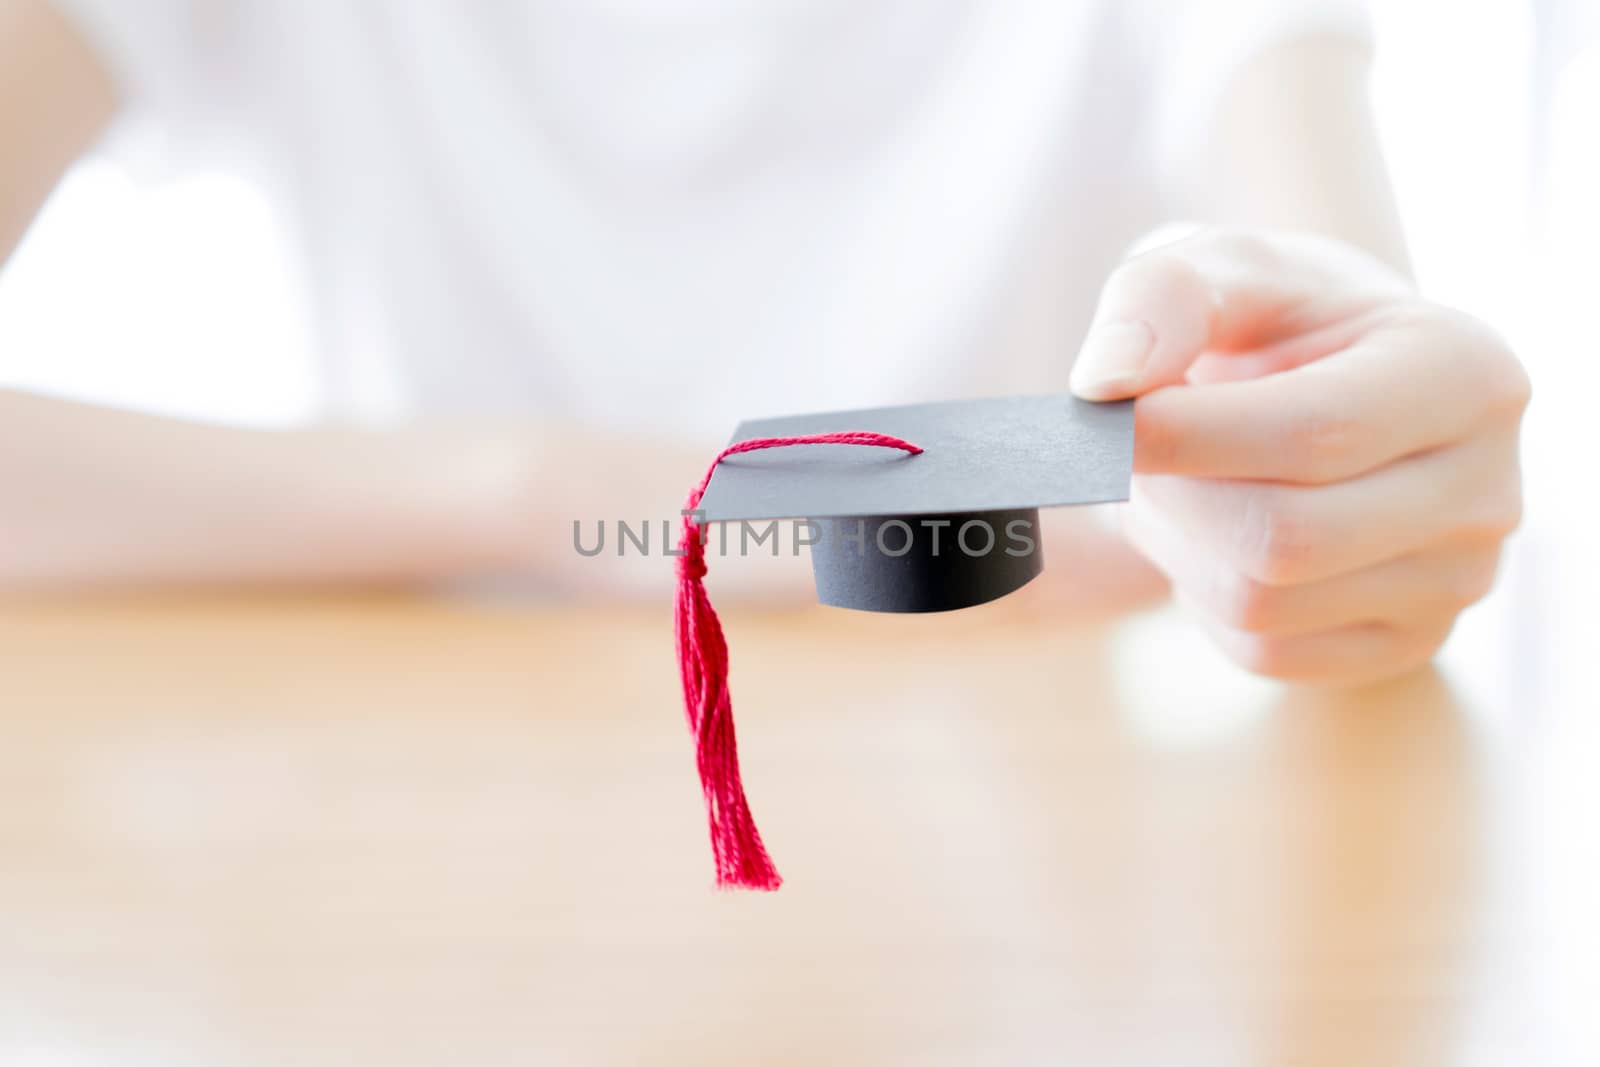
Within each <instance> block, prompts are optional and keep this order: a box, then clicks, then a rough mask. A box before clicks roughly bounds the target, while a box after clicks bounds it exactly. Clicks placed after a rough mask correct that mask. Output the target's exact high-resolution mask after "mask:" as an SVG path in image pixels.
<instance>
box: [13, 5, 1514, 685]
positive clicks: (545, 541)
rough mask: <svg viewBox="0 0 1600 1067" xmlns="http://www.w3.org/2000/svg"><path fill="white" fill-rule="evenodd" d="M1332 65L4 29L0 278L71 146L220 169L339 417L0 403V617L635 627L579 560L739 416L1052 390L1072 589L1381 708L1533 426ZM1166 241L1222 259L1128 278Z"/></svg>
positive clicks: (1318, 60) (41, 26) (516, 39)
mask: <svg viewBox="0 0 1600 1067" xmlns="http://www.w3.org/2000/svg"><path fill="white" fill-rule="evenodd" d="M1366 32H1367V31H1366V27H1365V24H1364V22H1363V21H1362V20H1361V18H1360V17H1359V13H1353V12H1352V11H1350V10H1349V9H1348V8H1347V6H1346V5H1344V4H1341V3H1332V2H1320V3H1319V2H1316V0H1307V2H1302V3H1294V4H1282V3H1269V2H1267V0H1241V2H1237V3H1230V4H1223V5H1209V6H1207V5H1198V4H1192V3H1191V4H1177V3H1172V4H1166V3H1162V2H1160V0H1142V2H1135V3H1114V2H1112V0H1103V2H1101V3H1084V4H1073V5H1066V4H1049V3H1037V4H1026V3H1016V4H986V3H982V2H979V0H931V2H899V3H891V2H884V3H872V4H847V3H838V2H824V0H816V2H802V0H790V2H786V3H782V4H773V5H743V4H734V3H731V2H727V0H700V2H696V3H691V4H687V5H667V6H666V8H665V9H663V8H661V7H660V6H658V5H648V4H643V3H634V2H632V0H615V2H609V3H603V4H579V3H566V2H556V0H550V2H545V3H525V4H502V3H495V4H488V3H476V4H448V5H447V4H437V3H430V2H427V0H406V2H399V3H391V4H384V5H375V4H362V3H359V2H356V0H326V2H320V3H312V2H309V0H306V2H297V3H290V2H279V0H211V2H206V0H150V2H147V3H137V4H134V3H127V2H125V0H54V2H53V3H52V2H47V0H0V72H4V73H0V78H3V79H4V85H5V91H4V92H0V256H4V255H6V254H9V252H10V250H11V249H13V248H14V247H15V245H16V243H17V241H18V240H19V239H20V236H21V234H22V232H23V231H24V229H25V228H26V227H27V225H28V223H29V221H30V220H31V218H32V217H33V215H34V214H35V212H36V211H37V210H38V207H39V205H40V204H41V203H42V201H43V200H44V199H45V197H46V196H47V195H48V193H49V191H50V189H51V188H52V187H53V185H54V184H55V183H56V182H57V181H58V180H59V179H60V177H61V175H62V174H63V172H64V171H65V170H66V169H67V168H68V167H70V166H71V164H72V162H73V161H74V160H75V159H77V158H78V157H79V156H81V155H82V154H83V153H85V152H86V151H88V150H90V149H91V148H92V147H94V146H95V145H96V144H97V143H99V142H100V141H101V140H102V139H103V138H106V137H108V136H113V135H115V138H121V137H124V136H131V132H132V131H133V130H135V129H136V128H138V127H142V128H143V129H144V131H145V132H146V134H149V133H151V132H154V133H157V134H159V137H160V140H159V142H158V143H159V144H160V145H161V146H162V147H163V148H164V149H165V150H167V151H169V152H170V153H171V154H172V158H173V159H174V160H177V161H183V162H190V161H195V160H205V161H207V162H218V161H221V162H224V163H226V165H229V166H234V167H245V168H250V169H251V170H252V171H253V172H254V174H255V175H256V177H257V178H258V179H259V180H260V181H261V183H262V185H263V187H264V188H266V189H268V190H269V191H271V192H272V193H273V194H274V195H275V196H277V197H278V198H279V199H280V201H281V202H282V204H283V205H284V206H285V207H286V208H287V210H288V212H289V213H290V215H291V216H292V217H293V218H294V219H295V220H296V221H297V222H298V227H299V228H298V237H299V239H300V246H301V249H302V251H303V253H304V259H305V266H306V269H307V271H308V274H309V278H310V281H311V288H312V289H313V291H314V292H315V293H316V296H317V313H318V322H319V326H320V328H321V329H320V336H319V340H320V343H321V346H322V350H323V352H324V355H325V357H326V360H327V368H328V375H327V379H328V396H329V404H328V410H327V412H326V418H325V419H324V420H323V421H322V423H321V424H319V425H318V426H315V427H309V428H305V429H299V430H294V431H287V432H265V431H254V430H243V429H235V428H227V427H218V426H208V425H199V424H192V423H187V422H182V421H177V420H168V419H162V418H156V417H150V416H145V415H136V414H131V413H125V412H116V411H110V410H104V409H100V408H95V407H92V406H87V405H81V404H75V403H71V402H67V401H62V400H56V399H48V398H44V397H40V396H33V395H25V394H22V393H19V392H15V391H10V392H6V391H0V529H3V530H4V535H3V539H0V580H3V581H5V582H7V583H9V584H13V585H16V584H23V585H47V584H55V583H83V582H92V581H118V582H151V581H236V580H268V579H279V580H330V579H332V580H376V579H382V580H394V579H436V578H445V577H457V576H465V575H471V574H479V573H486V572H493V573H500V572H507V571H520V572H524V573H529V574H532V575H534V576H535V577H536V578H538V579H539V580H540V581H542V582H543V583H545V584H547V585H569V586H574V587H576V588H578V589H580V590H581V591H583V592H585V593H586V594H590V595H593V594H599V593H605V594H623V593H627V592H629V591H632V590H635V589H637V588H639V583H646V584H648V582H649V579H648V578H645V577H643V576H642V572H641V571H639V570H637V569H635V568H636V567H638V566H639V564H635V567H633V568H628V567H624V566H622V565H621V564H618V565H615V566H604V565H597V564H599V562H600V561H588V560H581V561H580V560H577V558H576V557H575V555H574V554H573V552H572V550H571V538H570V524H571V522H572V520H573V519H574V518H575V517H583V518H589V519H592V518H598V517H607V518H614V517H621V516H629V517H633V516H650V517H654V516H671V515H674V514H675V512H676V506H677V503H678V500H679V498H680V494H681V493H682V492H683V491H684V489H685V488H686V487H688V486H689V485H691V484H692V483H693V482H694V481H695V479H696V478H697V476H698V475H699V474H700V473H701V471H702V470H703V464H704V463H705V461H706V459H707V457H708V455H709V454H710V451H711V449H712V447H713V446H714V445H715V444H717V443H719V442H720V441H721V440H722V439H723V438H724V437H725V435H726V433H727V431H728V429H729V428H730V427H731V426H732V425H733V423H734V422H735V421H737V419H738V418H740V417H742V416H746V415H759V414H774V413H779V412H783V411H805V410H820V409H829V408H843V407H851V406H860V405H868V404H875V403H898V402H905V401H912V400H918V399H930V398H936V397H948V396H955V395H963V394H970V393H975V392H997V391H1043V390H1047V389H1051V388H1057V387H1061V386H1064V385H1066V384H1068V380H1069V379H1068V374H1069V370H1070V386H1071V388H1072V389H1073V390H1074V391H1076V392H1077V393H1078V394H1079V395H1080V396H1083V397H1085V398H1088V399H1091V400H1108V399H1115V398H1126V397H1137V398H1138V404H1137V440H1138V446H1137V457H1136V470H1137V471H1138V474H1137V475H1136V479H1135V495H1134V499H1133V501H1132V502H1131V503H1130V505H1129V506H1128V507H1127V508H1126V509H1125V512H1124V514H1123V515H1122V520H1123V521H1122V522H1121V523H1120V531H1119V532H1117V533H1108V532H1106V531H1104V530H1103V529H1101V528H1100V527H1099V525H1098V524H1097V523H1095V522H1093V520H1092V517H1090V516H1069V517H1068V518H1066V519H1065V520H1064V521H1063V523H1062V526H1061V528H1060V529H1058V530H1056V531H1053V533H1052V536H1054V537H1056V538H1057V539H1059V540H1061V541H1064V542H1066V544H1065V546H1058V547H1057V548H1056V549H1055V550H1053V551H1052V552H1051V553H1050V554H1051V556H1052V559H1053V560H1055V561H1056V562H1057V564H1059V563H1060V561H1062V560H1063V559H1071V560H1074V561H1076V562H1077V563H1078V564H1079V566H1078V567H1077V568H1076V569H1075V570H1074V571H1072V572H1071V573H1069V574H1068V575H1067V577H1068V581H1069V582H1074V579H1077V580H1079V582H1086V581H1087V578H1088V576H1091V575H1092V576H1093V577H1094V578H1095V579H1096V583H1097V585H1098V587H1099V588H1100V590H1101V591H1102V592H1103V591H1104V588H1105V586H1106V585H1107V584H1108V583H1109V584H1110V585H1111V586H1113V587H1114V590H1115V591H1116V592H1117V593H1118V595H1117V596H1115V597H1113V600H1132V599H1134V598H1135V597H1136V596H1137V595H1139V594H1141V593H1142V592H1144V591H1147V590H1148V589H1149V588H1150V586H1151V583H1152V581H1165V582H1169V583H1170V585H1171V587H1172V588H1173V590H1174V591H1175V592H1176V593H1177V594H1178V595H1179V596H1180V597H1182V598H1183V599H1185V600H1188V601H1190V602H1192V603H1193V604H1194V605H1195V606H1196V608H1197V609H1198V611H1199V614H1200V615H1201V617H1202V618H1203V619H1204V620H1205V621H1206V622H1207V624H1208V627H1209V629H1210V630H1211V632H1212V633H1213V635H1214V636H1215V638H1216V640H1217V642H1218V643H1219V645H1220V646H1221V647H1222V649H1223V650H1224V651H1225V652H1227V653H1228V654H1229V655H1231V656H1233V657H1234V658H1235V659H1237V660H1239V661H1240V662H1242V663H1243V664H1244V665H1246V666H1247V667H1249V668H1251V669H1254V670H1257V671H1260V672H1263V673H1266V674H1270V675H1276V676H1283V677H1292V678H1301V679H1312V680H1330V681H1352V680H1360V679H1364V678H1370V677H1375V676H1381V675H1385V674H1390V673H1394V672H1397V671H1400V670H1404V669H1406V668H1408V667H1411V666H1413V665H1415V664H1417V663H1420V662H1423V661H1425V660H1426V659H1427V658H1428V657H1429V656H1430V655H1431V654H1432V653H1433V651H1434V650H1435V649H1436V648H1437V647H1438V645H1439V644H1440V643H1441V642H1442V641H1443V639H1444V637H1445V635H1446V634H1447V633H1448V631H1449V629H1450V626H1451V624H1452V622H1453V620H1454V618H1455V615H1456V614H1457V613H1458V612H1459V611H1460V610H1461V608H1462V607H1464V606H1465V605H1467V604H1469V603H1471V602H1472V601H1474V600H1476V599H1478V598H1479V597H1481V596H1482V595H1483V594H1484V593H1485V592H1486V591H1487V589H1488V588H1489V585H1490V583H1491V581H1492V579H1493V575H1494V570H1495V564H1496V560H1497V558H1498V553H1499V547H1500V542H1501V541H1502V540H1503V538H1504V537H1505V535H1506V534H1507V533H1508V532H1509V531H1510V530H1511V529H1512V527H1513V526H1514V525H1515V524H1516V522H1517V520H1518V516H1519V512H1520V489H1519V477H1518V465H1517V432H1518V423H1519V420H1520V417H1521V413H1522V410H1523V408H1524V406H1525V404H1526V402H1527V396H1528V385H1527V381H1526V378H1525V376H1524V375H1523V373H1522V371H1521V368H1520V366H1519V364H1518V363H1517V361H1516V359H1515V358H1514V357H1513V355H1512V354H1511V353H1510V352H1509V351H1508V350H1507V348H1506V346H1505V345H1504V343H1503V342H1502V341H1500V340H1499V339H1498V338H1497V337H1495V336H1494V335H1493V333H1492V332H1490V331H1489V330H1487V329H1486V328H1484V327H1483V326H1482V325H1480V324H1478V323H1476V322H1475V321H1473V320H1472V319H1470V318H1469V317H1467V316H1465V315H1463V314H1461V313H1459V312H1455V311H1450V310H1447V309H1443V308H1439V307H1436V306H1433V305H1431V304H1429V303H1427V302H1425V301H1423V300H1421V299H1420V298H1419V297H1418V296H1417V295H1416V293H1415V292H1414V290H1413V289H1412V287H1411V285H1410V284H1409V282H1408V281H1407V280H1406V275H1405V270H1406V264H1405V255H1404V251H1403V244H1402V240H1401V236H1400V233H1399V228H1398V225H1397V223H1396V220H1395V212H1394V209H1393V205H1392V202H1391V199H1390V196H1389V193H1388V190H1387V183H1386V180H1385V177H1384V172H1383V166H1382V160H1381V158H1380V155H1379V152H1378V149H1377V147H1376V144H1375V139H1374V137H1373V135H1372V129H1371V120H1370V116H1369V115H1368V112H1367V108H1366V103H1365V75H1366V65H1367V58H1368V51H1369V48H1368V40H1367V36H1366ZM1173 219H1197V220H1201V221H1204V222H1206V223H1209V224H1212V225H1210V226H1209V227H1208V228H1206V229H1203V230H1201V231H1199V232H1198V233H1195V234H1193V235H1191V236H1189V237H1186V238H1184V239H1182V240H1178V241H1176V242H1172V243H1167V244H1164V245H1160V246H1157V247H1154V248H1152V249H1150V250H1147V251H1145V252H1143V253H1142V254H1138V255H1133V256H1131V257H1129V258H1127V259H1125V260H1124V261H1123V262H1121V263H1120V264H1119V263H1118V262H1117V260H1118V257H1119V255H1120V254H1121V252H1122V250H1124V249H1126V248H1127V247H1128V246H1129V245H1130V243H1132V242H1133V241H1134V240H1135V239H1136V238H1137V237H1138V236H1139V235H1140V234H1141V233H1143V232H1146V231H1148V230H1150V229H1151V228H1152V227H1154V226H1156V225H1158V224H1160V223H1163V222H1167V221H1170V220H1173ZM1096 292H1098V294H1099V295H1098V300H1097V301H1096V298H1095V295H1094V294H1095V293H1096ZM1086 324H1087V333H1086V334H1085V333H1084V330H1085V325H1086ZM1079 337H1083V338H1084V339H1083V342H1082V346H1081V349H1080V351H1079V354H1078V356H1077V358H1076V360H1073V359H1072V358H1071V356H1070V355H1069V352H1070V346H1071V344H1072V342H1073V340H1074V339H1077V338H1079ZM219 358H225V354H223V355H219ZM579 562H581V563H584V564H587V565H585V566H581V567H580V566H577V564H578V563H579ZM608 562H610V563H615V562H616V561H608ZM648 564H649V565H652V566H650V569H651V570H653V571H656V572H661V573H662V577H663V579H664V578H665V573H664V572H666V571H667V570H668V569H669V568H667V567H666V566H665V565H664V564H663V563H662V562H661V561H659V560H654V561H648ZM1057 570H1058V571H1059V570H1060V568H1059V567H1057ZM1074 584H1077V583H1074Z"/></svg>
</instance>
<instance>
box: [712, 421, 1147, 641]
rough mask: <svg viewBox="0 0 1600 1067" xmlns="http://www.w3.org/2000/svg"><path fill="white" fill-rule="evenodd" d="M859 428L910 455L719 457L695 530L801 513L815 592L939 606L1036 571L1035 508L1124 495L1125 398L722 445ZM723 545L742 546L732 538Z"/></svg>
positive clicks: (835, 601) (854, 600) (834, 600)
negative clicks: (912, 448)
mask: <svg viewBox="0 0 1600 1067" xmlns="http://www.w3.org/2000/svg"><path fill="white" fill-rule="evenodd" d="M861 430H869V431H873V432H875V433H880V434H887V435H890V436H893V437H898V438H901V439H903V440H905V441H909V442H911V443H912V444H915V445H917V446H919V447H920V448H921V449H922V452H921V453H920V454H918V455H907V454H905V453H904V452H897V451H893V450H886V449H882V448H859V447H854V446H851V445H843V444H820V445H807V446H804V447H796V448H778V449H769V450H764V451H758V452H749V453H745V454H741V455H734V456H729V457H727V458H726V459H724V460H723V461H722V462H721V463H719V464H718V465H717V467H716V470H715V471H714V472H713V474H712V476H711V482H710V484H709V486H708V487H707V489H706V492H705V495H704V496H703V497H702V498H701V500H700V511H701V512H702V515H703V517H702V519H701V521H702V523H717V522H727V521H732V520H740V519H744V520H766V519H791V518H792V519H802V518H803V519H811V520H814V522H813V525H812V526H811V527H810V528H809V529H808V530H807V536H806V537H805V538H803V540H815V541H816V542H817V543H816V544H814V545H813V546H812V547H811V550H810V551H811V560H812V569H813V572H814V573H815V575H816V580H817V597H818V599H819V600H821V601H822V603H824V604H831V605H834V606H836V607H844V608H857V609H861V610H866V611H946V610H950V609H954V608H965V607H971V606H973V605H975V604H982V603H984V602H985V601H988V600H993V599H995V598H996V597H1000V596H1004V595H1005V594H1007V593H1010V592H1014V591H1015V590H1017V589H1018V588H1020V587H1021V586H1022V585H1024V584H1026V583H1027V582H1028V581H1029V580H1030V579H1032V578H1033V577H1034V576H1035V575H1037V574H1038V573H1039V571H1040V570H1041V569H1042V567H1043V557H1042V554H1041V552H1040V551H1039V544H1038V517H1039V512H1038V509H1039V508H1041V507H1056V506H1060V505H1064V504H1092V503H1099V502H1103V501H1109V500H1126V499H1127V498H1128V480H1129V476H1130V474H1131V473H1132V470H1133V402H1132V401H1123V402H1119V403H1111V404H1097V403H1090V402H1088V401H1085V400H1079V399H1077V398H1076V397H1073V396H1068V395H1049V396H1013V397H994V398H986V399H980V400H958V401H951V402H946V403H936V404H909V405H905V406H901V407H889V408H872V409H866V410H858V411H838V412H827V413H824V414H819V415H788V416H783V417H780V418H773V419H755V420H751V421H749V422H744V423H741V424H740V425H739V427H738V429H736V430H735V431H734V433H733V440H734V441H736V442H737V441H745V440H749V439H752V438H788V437H799V436H809V435H813V434H822V433H834V432H839V431H861ZM735 543H743V539H740V540H739V541H737V542H735Z"/></svg>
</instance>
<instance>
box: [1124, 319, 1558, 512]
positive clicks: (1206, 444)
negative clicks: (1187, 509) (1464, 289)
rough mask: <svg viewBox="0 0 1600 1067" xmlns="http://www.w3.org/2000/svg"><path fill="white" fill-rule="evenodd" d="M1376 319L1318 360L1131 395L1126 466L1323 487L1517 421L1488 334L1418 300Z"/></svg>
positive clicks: (1521, 387) (1515, 374)
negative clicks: (1134, 400) (1134, 398)
mask: <svg viewBox="0 0 1600 1067" xmlns="http://www.w3.org/2000/svg"><path fill="white" fill-rule="evenodd" d="M1374 318H1375V317H1374V316H1370V315H1369V316H1367V317H1366V319H1367V320H1368V323H1367V325H1366V326H1365V327H1364V328H1365V329H1366V332H1365V334H1364V335H1363V336H1361V337H1360V338H1359V339H1358V340H1355V341H1354V342H1353V343H1351V344H1349V345H1348V347H1345V348H1343V349H1342V350H1340V351H1337V352H1335V353H1334V354H1332V355H1330V356H1328V357H1327V358H1325V359H1314V361H1311V362H1300V363H1299V364H1298V365H1295V366H1292V367H1290V368H1289V369H1285V370H1281V371H1279V372H1278V373H1273V374H1269V375H1267V376H1266V377H1262V378H1255V379H1250V380H1244V381H1226V382H1217V383H1215V384H1209V385H1192V386H1189V387H1185V388H1174V389H1158V390H1156V391H1155V392H1152V393H1149V394H1147V395H1145V396H1142V397H1140V398H1139V402H1138V404H1137V407H1136V414H1137V420H1138V423H1137V428H1136V432H1135V435H1134V439H1135V442H1136V447H1137V452H1136V455H1135V460H1134V466H1135V469H1136V470H1139V471H1144V472H1151V473H1166V474H1194V475H1201V476H1205V477H1212V478H1241V479H1270V480H1274V481H1282V482H1294V483H1300V484H1309V485H1314V484H1323V483H1328V482H1334V481H1340V480H1343V479H1347V478H1352V477H1354V476H1356V475H1359V474H1364V473H1366V472H1368V471H1371V470H1374V469H1376V468H1378V467H1380V466H1382V465H1383V464H1385V463H1388V462H1390V461H1391V460H1393V459H1396V458H1399V457H1403V456H1408V455H1412V454H1415V453H1418V452H1422V451H1424V450H1427V449H1432V448H1438V447H1440V446H1442V445H1446V444H1451V443H1454V442H1456V441H1461V440H1464V439H1466V438H1467V437H1469V436H1471V435H1472V434H1474V433H1476V432H1478V431H1479V430H1480V429H1481V428H1483V427H1484V426H1486V425H1490V426H1492V425H1499V426H1512V425H1514V424H1515V423H1516V420H1517V419H1518V418H1519V417H1520V415H1521V412H1522V408H1523V406H1524V405H1525V403H1526V400H1527V380H1526V377H1525V376H1524V375H1523V374H1522V373H1521V368H1520V367H1519V366H1518V364H1517V362H1516V359H1515V358H1514V357H1513V356H1512V355H1511V354H1510V351H1509V350H1508V349H1507V348H1506V347H1505V345H1504V344H1503V343H1502V342H1501V341H1500V340H1499V338H1497V337H1495V336H1494V335H1493V334H1492V333H1491V332H1490V331H1488V330H1487V329H1485V328H1484V327H1482V326H1480V325H1479V324H1477V323H1476V322H1474V321H1473V320H1471V319H1468V318H1467V317H1466V316H1463V315H1460V314H1459V313H1457V312H1453V311H1448V310H1445V309H1442V308H1434V307H1429V306H1425V305H1420V304H1418V305H1410V306H1406V307H1403V308H1401V309H1399V310H1397V311H1394V312H1390V313H1387V314H1385V315H1383V316H1382V317H1381V318H1378V319H1377V320H1376V321H1373V320H1374ZM1298 343H1299V347H1300V348H1301V349H1302V350H1305V349H1306V348H1307V346H1306V345H1305V344H1304V341H1303V340H1302V341H1299V342H1298ZM1305 354H1306V353H1305V352H1304V351H1302V352H1301V353H1297V354H1296V358H1299V357H1301V356H1304V355H1305ZM1223 361H1225V359H1224V360H1223Z"/></svg>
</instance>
